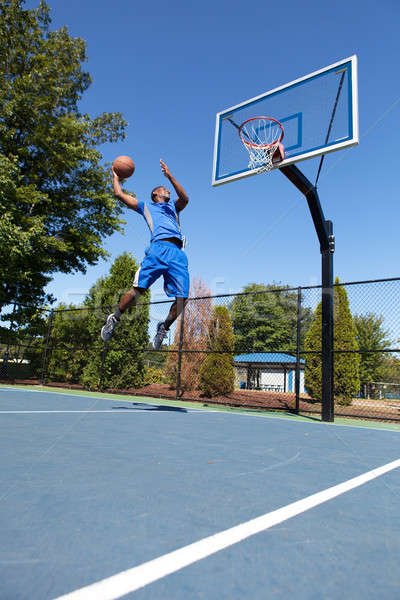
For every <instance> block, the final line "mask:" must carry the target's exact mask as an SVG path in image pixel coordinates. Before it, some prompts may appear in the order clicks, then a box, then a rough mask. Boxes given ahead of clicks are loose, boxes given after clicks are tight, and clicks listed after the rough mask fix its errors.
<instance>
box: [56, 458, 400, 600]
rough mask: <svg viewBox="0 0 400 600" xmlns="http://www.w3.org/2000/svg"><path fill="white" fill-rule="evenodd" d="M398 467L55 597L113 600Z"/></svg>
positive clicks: (394, 464)
mask: <svg viewBox="0 0 400 600" xmlns="http://www.w3.org/2000/svg"><path fill="white" fill-rule="evenodd" d="M398 467H400V459H397V460H395V461H393V462H390V463H388V464H386V465H383V466H382V467H378V468H377V469H373V470H372V471H368V472H367V473H364V474H362V475H359V476H358V477H354V478H353V479H349V480H348V481H344V482H343V483H340V484H338V485H335V486H333V487H330V488H327V489H326V490H323V491H322V492H318V493H316V494H312V495H311V496H308V497H307V498H304V499H303V500H298V501H297V502H293V503H292V504H288V505H287V506H283V507H282V508H279V509H278V510H274V511H272V512H270V513H266V514H265V515H262V516H261V517H257V518H255V519H252V520H250V521H247V522H246V523H242V524H240V525H237V526H236V527H232V528H230V529H226V530H225V531H221V532H220V533H216V534H215V535H211V536H209V537H206V538H204V539H202V540H199V541H198V542H194V543H193V544H189V545H188V546H184V547H183V548H180V549H178V550H175V551H173V552H170V553H168V554H165V555H164V556H160V557H159V558H155V559H154V560H150V561H148V562H145V563H143V564H142V565H139V566H137V567H133V568H131V569H128V570H126V571H122V572H121V573H117V574H116V575H112V576H111V577H107V578H106V579H103V580H101V581H98V582H97V583H93V584H91V585H88V586H85V587H83V588H80V589H78V590H75V591H74V592H71V593H68V594H65V595H64V596H59V597H58V598H56V599H55V600H115V599H116V598H121V597H122V596H125V595H126V594H129V593H131V592H134V591H135V590H138V589H140V588H142V587H144V586H145V585H148V584H150V583H153V582H154V581H157V580H158V579H161V578H162V577H165V576H166V575H170V574H171V573H175V572H176V571H179V570H180V569H183V568H184V567H186V566H188V565H190V564H192V563H195V562H197V561H199V560H201V559H203V558H206V557H207V556H210V555H212V554H215V553H216V552H219V551H220V550H223V549H224V548H228V547H229V546H232V545H233V544H237V543H238V542H241V541H242V540H244V539H246V538H248V537H250V536H252V535H255V534H256V533H260V532H262V531H265V530H267V529H269V528H270V527H273V526H274V525H277V524H278V523H282V522H283V521H286V520H287V519H291V518H292V517H295V516H296V515H299V514H301V513H303V512H305V511H307V510H310V509H311V508H314V507H315V506H318V505H319V504H322V503H324V502H327V501H328V500H331V499H332V498H335V497H336V496H339V495H341V494H344V493H346V492H348V491H350V490H352V489H354V488H356V487H359V486H360V485H363V484H364V483H367V482H368V481H371V480H372V479H376V478H377V477H380V476H381V475H384V474H385V473H388V472H389V471H392V470H393V469H397V468H398Z"/></svg>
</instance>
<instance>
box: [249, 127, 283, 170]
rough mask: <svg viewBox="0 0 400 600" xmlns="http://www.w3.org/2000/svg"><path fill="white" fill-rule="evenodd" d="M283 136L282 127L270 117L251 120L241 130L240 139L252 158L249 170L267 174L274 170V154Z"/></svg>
mask: <svg viewBox="0 0 400 600" xmlns="http://www.w3.org/2000/svg"><path fill="white" fill-rule="evenodd" d="M282 136H283V129H282V125H281V124H280V123H278V121H275V120H273V119H269V118H268V117H257V118H254V119H249V121H247V122H245V123H244V124H243V125H242V126H241V128H240V138H241V140H242V142H243V145H244V146H245V148H246V149H247V151H248V153H249V157H250V161H249V165H248V166H249V169H252V170H255V171H256V172H257V173H266V172H267V171H271V169H273V168H274V166H275V165H274V161H273V158H274V154H275V152H276V151H277V149H278V146H279V142H280V141H281V139H282Z"/></svg>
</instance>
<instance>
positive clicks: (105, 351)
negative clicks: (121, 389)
mask: <svg viewBox="0 0 400 600" xmlns="http://www.w3.org/2000/svg"><path fill="white" fill-rule="evenodd" d="M106 356H107V342H104V343H103V351H102V353H101V366H100V377H99V385H98V387H97V391H98V392H102V391H103V378H104V363H105V360H106Z"/></svg>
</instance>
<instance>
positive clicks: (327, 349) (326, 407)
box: [322, 221, 334, 422]
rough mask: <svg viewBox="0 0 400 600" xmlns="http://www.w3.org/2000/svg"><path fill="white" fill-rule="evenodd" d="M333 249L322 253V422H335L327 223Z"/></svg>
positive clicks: (329, 225) (330, 271)
mask: <svg viewBox="0 0 400 600" xmlns="http://www.w3.org/2000/svg"><path fill="white" fill-rule="evenodd" d="M326 225H327V229H328V234H329V237H330V240H331V246H332V248H330V247H329V248H328V249H326V250H324V251H323V252H322V420H323V421H330V422H332V421H333V420H334V393H333V252H334V248H333V234H332V232H333V228H332V222H331V221H326Z"/></svg>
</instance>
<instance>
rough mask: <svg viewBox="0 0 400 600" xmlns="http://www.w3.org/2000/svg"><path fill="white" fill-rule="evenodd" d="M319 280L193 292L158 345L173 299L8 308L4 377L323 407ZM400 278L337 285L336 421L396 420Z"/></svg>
mask: <svg viewBox="0 0 400 600" xmlns="http://www.w3.org/2000/svg"><path fill="white" fill-rule="evenodd" d="M321 292H322V290H321V287H320V286H313V287H299V288H287V287H277V286H269V287H268V289H265V290H261V289H257V290H255V291H254V292H251V293H241V294H230V295H220V296H212V297H200V298H190V299H189V300H188V302H187V304H186V306H185V308H184V311H183V313H182V314H181V316H180V317H179V318H178V319H177V321H176V322H175V323H174V325H173V326H172V327H171V330H170V331H169V332H168V334H167V337H166V338H165V340H164V342H163V345H162V346H161V349H160V350H159V351H157V352H156V351H154V350H153V347H152V339H153V338H154V335H155V333H156V330H157V323H158V322H160V321H163V320H164V319H165V318H166V316H167V315H168V312H169V309H170V307H171V303H172V301H169V300H168V301H161V302H145V301H143V302H142V303H141V304H139V305H138V306H137V307H134V308H133V309H130V310H129V311H127V312H126V313H124V315H123V316H122V319H121V322H120V324H119V325H118V327H117V328H116V330H115V334H114V336H113V337H112V339H111V340H110V341H109V342H108V343H107V344H104V343H103V342H102V340H101V338H100V330H101V328H102V326H103V325H104V323H105V320H106V318H107V316H108V315H109V314H110V312H112V307H92V306H81V307H78V308H77V307H70V308H67V309H54V310H46V309H42V308H40V309H38V308H36V307H19V306H13V307H8V308H6V309H3V311H2V314H1V320H2V324H1V327H0V356H1V357H2V359H1V360H0V380H1V382H3V383H10V382H16V383H18V382H30V383H42V384H46V385H51V386H62V387H67V388H77V389H87V390H93V391H98V390H100V391H110V392H118V393H120V394H130V395H137V396H145V397H152V398H172V399H181V400H190V401H196V402H200V403H202V404H211V403H212V404H224V405H229V406H241V407H246V408H257V409H265V410H281V411H289V412H293V413H304V414H310V415H312V414H313V413H314V414H316V415H319V414H320V413H321V385H322V375H321V373H322V369H321V364H322V355H321V330H322V327H321V304H320V303H321ZM399 292H400V278H396V279H386V280H375V281H365V282H351V283H343V284H342V283H337V284H335V286H334V399H335V414H336V415H337V416H351V417H359V418H371V419H381V420H390V421H400V341H399V339H400V308H399V302H398V298H399Z"/></svg>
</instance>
